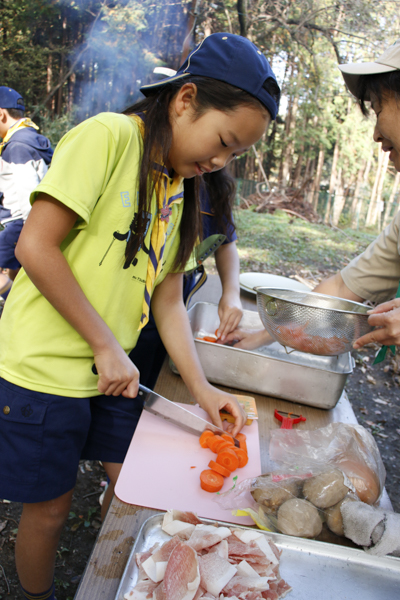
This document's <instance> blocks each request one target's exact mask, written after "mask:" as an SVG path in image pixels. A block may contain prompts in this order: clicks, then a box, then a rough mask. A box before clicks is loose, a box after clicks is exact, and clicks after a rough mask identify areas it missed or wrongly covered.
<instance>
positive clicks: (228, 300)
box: [218, 292, 243, 342]
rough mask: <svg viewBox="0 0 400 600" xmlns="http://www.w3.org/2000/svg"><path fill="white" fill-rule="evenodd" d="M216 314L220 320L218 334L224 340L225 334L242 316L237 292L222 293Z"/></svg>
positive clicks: (233, 327)
mask: <svg viewBox="0 0 400 600" xmlns="http://www.w3.org/2000/svg"><path fill="white" fill-rule="evenodd" d="M218 316H219V320H220V324H219V327H218V336H219V339H220V340H221V341H222V342H224V341H225V338H226V336H227V335H228V334H229V333H230V332H231V331H233V330H234V329H236V327H237V326H238V325H239V323H240V320H241V318H242V316H243V310H242V304H241V302H240V297H239V295H238V294H236V293H235V292H225V293H224V294H222V297H221V300H220V301H219V305H218Z"/></svg>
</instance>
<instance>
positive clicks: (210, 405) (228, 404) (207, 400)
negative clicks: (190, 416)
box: [196, 384, 247, 437]
mask: <svg viewBox="0 0 400 600" xmlns="http://www.w3.org/2000/svg"><path fill="white" fill-rule="evenodd" d="M196 400H197V401H198V403H199V404H200V406H201V408H203V409H204V410H205V411H206V412H207V413H208V414H209V416H210V418H211V420H212V422H213V424H214V425H216V426H217V427H220V428H221V429H223V427H222V421H221V417H220V414H219V411H220V410H223V409H224V410H225V411H227V412H229V413H230V414H231V415H232V416H233V417H235V423H228V426H227V428H226V430H227V431H229V433H230V434H231V435H233V437H235V435H236V434H237V433H239V431H240V430H241V429H242V427H243V426H244V424H245V423H246V420H247V415H246V413H245V412H244V410H243V408H242V407H241V406H240V404H239V402H238V401H237V399H236V398H235V396H233V395H232V394H227V393H226V392H223V391H222V390H219V389H217V388H215V387H214V386H212V385H210V384H208V385H207V386H206V388H205V389H204V390H203V391H202V392H201V393H199V394H198V395H196Z"/></svg>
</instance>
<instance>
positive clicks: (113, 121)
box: [0, 113, 183, 398]
mask: <svg viewBox="0 0 400 600" xmlns="http://www.w3.org/2000/svg"><path fill="white" fill-rule="evenodd" d="M141 147H142V137H141V134H140V130H139V127H138V124H137V122H136V121H135V119H133V118H132V117H128V116H125V115H119V114H115V113H102V114H100V115H98V116H96V117H93V118H91V119H88V120H87V121H84V122H83V123H81V124H80V125H78V126H77V127H75V128H74V129H73V130H71V131H70V132H69V133H67V134H66V135H65V136H64V137H63V139H62V140H61V141H60V142H59V144H58V146H57V149H56V151H55V153H54V158H53V161H52V165H51V168H50V169H49V171H48V173H47V174H46V176H45V177H44V179H43V180H42V182H41V183H40V185H39V186H38V187H37V188H36V189H35V191H34V192H33V193H32V196H31V201H32V202H34V200H35V198H36V196H37V194H38V193H39V192H45V193H47V194H49V195H51V196H53V197H54V198H56V199H57V200H59V201H60V202H62V203H63V204H65V205H66V206H68V207H69V208H71V209H72V210H73V211H75V212H76V213H77V215H78V218H77V222H76V224H75V226H74V228H73V229H72V231H71V232H70V233H69V235H68V236H67V238H66V240H65V241H64V242H63V244H62V247H61V249H62V252H63V254H64V256H65V258H66V259H67V261H68V263H69V264H70V266H71V268H72V271H73V273H74V275H75V277H76V279H77V281H78V283H79V285H80V286H81V288H82V289H83V291H84V293H85V294H86V296H87V298H88V300H89V301H90V302H91V304H92V305H93V307H94V308H95V309H96V310H97V312H98V313H99V314H100V315H101V316H102V318H103V319H104V320H105V322H106V323H107V324H108V326H109V327H110V328H111V330H112V331H113V333H114V335H115V337H116V338H117V340H118V341H119V343H120V344H121V346H122V347H123V348H124V350H125V351H126V352H129V351H130V350H131V349H132V348H133V347H134V346H135V345H136V342H137V339H138V337H139V333H140V332H139V331H138V328H139V324H140V318H141V315H142V309H143V298H144V289H145V282H146V275H147V268H148V261H149V253H148V252H149V248H150V238H151V232H152V228H153V226H154V224H155V223H156V222H157V219H158V218H159V217H160V215H159V211H158V204H157V198H156V197H155V195H154V196H153V198H152V205H151V214H150V215H149V228H148V231H147V234H146V238H145V242H144V244H143V247H142V248H140V250H139V252H138V253H137V255H136V259H135V260H134V261H133V264H130V265H129V267H128V268H124V262H125V248H126V243H127V239H128V238H129V236H131V235H134V216H135V211H136V208H137V185H138V182H137V179H138V171H139V162H140V151H141ZM163 173H164V175H163V176H164V177H165V189H166V194H167V197H169V198H170V197H177V198H178V201H177V202H175V203H174V204H172V206H171V208H172V212H171V214H170V216H169V221H168V229H167V234H166V245H165V249H164V253H163V258H162V260H163V267H162V271H161V273H160V274H159V275H158V277H157V279H156V281H155V285H157V284H159V283H160V282H161V281H162V280H163V279H164V277H165V276H166V275H167V273H168V272H169V271H170V270H171V268H172V264H173V262H174V259H175V256H176V253H177V250H178V245H179V224H180V220H181V216H182V211H183V184H182V183H183V182H182V179H181V178H179V177H176V178H175V179H174V180H173V181H170V180H169V178H168V173H167V172H166V171H165V170H163ZM0 339H1V344H0V374H1V376H2V377H4V379H6V380H7V381H10V382H12V383H14V384H16V385H19V386H21V387H24V388H28V389H31V390H35V391H40V392H44V393H50V394H56V395H62V396H71V397H76V398H80V397H88V396H94V395H98V391H97V381H98V378H97V377H96V376H95V375H93V373H92V371H91V367H92V364H93V352H92V350H91V348H90V346H89V345H88V344H87V343H86V342H85V340H83V339H82V337H81V336H80V335H79V334H78V333H77V332H76V331H75V329H73V327H71V325H69V324H68V323H67V321H66V320H65V319H64V318H63V317H62V316H61V315H60V314H59V313H58V312H57V311H56V310H55V309H54V308H53V307H52V305H51V304H50V303H49V302H48V301H47V300H46V299H45V298H44V297H43V296H42V294H41V293H40V292H39V291H38V290H37V288H36V287H35V286H34V285H33V284H32V282H31V281H30V279H29V278H28V276H27V275H26V273H25V272H24V270H23V269H21V271H20V273H19V274H18V277H17V279H16V281H15V283H14V285H13V287H12V291H11V293H10V295H9V297H8V299H7V303H6V306H5V309H4V312H3V316H2V318H1V321H0Z"/></svg>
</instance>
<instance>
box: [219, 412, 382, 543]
mask: <svg viewBox="0 0 400 600" xmlns="http://www.w3.org/2000/svg"><path fill="white" fill-rule="evenodd" d="M270 459H271V461H272V468H271V470H270V472H269V473H266V474H264V475H260V476H259V477H255V478H253V479H247V480H245V481H242V482H241V483H240V484H239V485H237V486H236V487H235V488H234V489H232V490H229V491H228V492H225V493H224V494H220V495H218V497H217V498H216V502H218V504H220V506H222V507H223V508H224V509H230V510H234V511H235V512H236V513H237V514H247V515H249V516H250V517H251V518H252V519H253V521H254V522H255V523H256V524H257V525H258V526H259V527H261V528H262V529H267V530H271V531H279V532H281V533H285V534H287V535H295V536H299V537H307V538H314V537H317V536H318V535H319V534H320V533H321V530H322V527H323V523H326V525H327V527H328V528H329V529H330V530H331V531H332V532H333V533H335V534H336V535H343V520H342V514H341V510H340V508H341V506H342V504H343V503H344V502H354V501H358V502H360V501H361V502H364V503H367V504H370V505H373V504H377V503H378V501H379V498H380V497H381V494H382V491H383V488H384V484H385V477H386V473H385V468H384V466H383V463H382V459H381V456H380V453H379V450H378V447H377V445H376V442H375V440H374V438H373V437H372V435H371V434H370V433H369V432H368V431H367V430H366V429H364V427H362V426H360V425H349V424H345V423H332V424H330V425H328V426H327V427H324V428H321V429H317V430H314V431H300V430H293V429H277V430H273V431H272V432H271V442H270Z"/></svg>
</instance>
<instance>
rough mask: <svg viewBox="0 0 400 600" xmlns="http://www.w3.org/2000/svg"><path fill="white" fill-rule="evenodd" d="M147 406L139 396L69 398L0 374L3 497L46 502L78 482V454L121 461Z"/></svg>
mask: <svg viewBox="0 0 400 600" xmlns="http://www.w3.org/2000/svg"><path fill="white" fill-rule="evenodd" d="M142 409H143V402H142V400H141V399H140V397H138V398H134V399H132V398H124V397H123V396H94V397H92V398H69V397H66V396H54V395H52V394H43V393H41V392H34V391H31V390H28V389H25V388H21V387H19V386H17V385H14V384H12V383H9V382H8V381H6V380H4V379H1V378H0V498H2V499H7V500H11V501H13V502H28V503H29V502H43V501H45V500H52V499H54V498H58V497H59V496H61V495H62V494H65V493H66V492H68V491H69V490H71V489H72V488H73V487H74V486H75V482H76V475H77V471H78V464H79V460H81V459H86V460H100V461H103V462H114V463H122V462H123V460H124V458H125V454H126V452H127V450H128V448H129V444H130V442H131V439H132V435H133V433H134V431H135V429H136V425H137V423H138V420H139V417H140V415H141V412H142Z"/></svg>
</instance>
